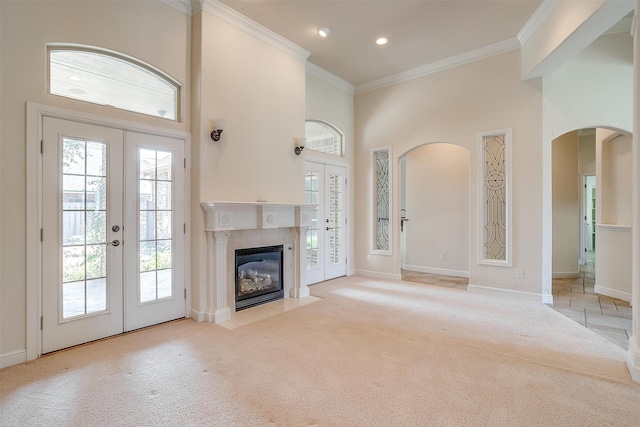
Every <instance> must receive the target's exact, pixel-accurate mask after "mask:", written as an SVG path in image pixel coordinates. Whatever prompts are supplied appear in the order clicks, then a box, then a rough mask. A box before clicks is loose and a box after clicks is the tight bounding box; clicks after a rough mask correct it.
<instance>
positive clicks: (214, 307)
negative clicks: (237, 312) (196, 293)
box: [207, 231, 231, 323]
mask: <svg viewBox="0 0 640 427" xmlns="http://www.w3.org/2000/svg"><path fill="white" fill-rule="evenodd" d="M207 235H208V237H207V240H208V242H209V254H210V255H209V312H208V320H209V322H211V323H219V322H223V321H225V320H229V319H231V310H230V309H229V307H228V306H227V286H228V283H227V280H228V277H227V243H228V242H229V236H231V232H230V231H216V232H215V233H214V232H208V233H207ZM214 236H215V251H214V244H213V241H214ZM214 254H215V255H214Z"/></svg>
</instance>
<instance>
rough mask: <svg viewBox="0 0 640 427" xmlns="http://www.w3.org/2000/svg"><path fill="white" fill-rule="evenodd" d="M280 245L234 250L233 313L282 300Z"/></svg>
mask: <svg viewBox="0 0 640 427" xmlns="http://www.w3.org/2000/svg"><path fill="white" fill-rule="evenodd" d="M282 251H283V246H282V245H280V246H266V247H261V248H248V249H238V250H236V311H239V310H243V309H245V308H249V307H253V306H256V305H259V304H264V303H266V302H269V301H275V300H279V299H282V298H284V289H283V283H282V280H283V274H282V273H283V269H282Z"/></svg>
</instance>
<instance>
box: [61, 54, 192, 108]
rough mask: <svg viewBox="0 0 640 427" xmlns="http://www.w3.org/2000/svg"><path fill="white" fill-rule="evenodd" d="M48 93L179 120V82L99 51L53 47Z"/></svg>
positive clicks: (139, 63)
mask: <svg viewBox="0 0 640 427" xmlns="http://www.w3.org/2000/svg"><path fill="white" fill-rule="evenodd" d="M49 91H50V93H51V94H52V95H59V96H64V97H67V98H73V99H77V100H80V101H85V102H91V103H93V104H99V105H107V106H111V107H115V108H119V109H122V110H128V111H134V112H136V113H142V114H147V115H150V116H156V117H164V118H166V119H170V120H177V119H178V100H179V99H180V97H179V95H180V85H179V84H178V83H177V82H175V81H173V80H172V79H171V78H169V77H168V76H166V75H164V74H163V73H161V72H160V71H158V70H156V69H154V68H153V67H151V66H149V65H146V64H143V63H142V62H140V61H136V60H134V59H132V58H129V57H126V56H124V55H118V54H116V53H114V52H108V51H104V50H100V49H98V48H94V49H84V48H80V47H68V46H60V47H51V48H50V49H49Z"/></svg>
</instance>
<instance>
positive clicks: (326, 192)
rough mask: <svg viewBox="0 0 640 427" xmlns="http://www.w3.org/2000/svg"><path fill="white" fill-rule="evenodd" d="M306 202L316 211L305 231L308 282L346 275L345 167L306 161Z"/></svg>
mask: <svg viewBox="0 0 640 427" xmlns="http://www.w3.org/2000/svg"><path fill="white" fill-rule="evenodd" d="M306 168H307V172H306V176H305V202H307V203H317V204H318V209H317V210H316V211H315V215H314V217H313V219H312V226H311V227H309V230H308V231H307V282H308V284H313V283H318V282H321V281H324V280H329V279H333V278H335V277H340V276H345V275H346V274H347V256H346V253H347V252H346V226H347V220H346V218H347V216H346V204H345V201H346V191H345V189H346V168H344V167H340V166H333V165H323V164H320V163H314V162H307V164H306Z"/></svg>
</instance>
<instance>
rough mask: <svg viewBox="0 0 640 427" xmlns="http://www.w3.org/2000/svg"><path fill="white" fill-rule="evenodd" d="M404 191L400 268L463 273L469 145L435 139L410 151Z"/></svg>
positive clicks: (466, 247) (466, 248) (466, 271)
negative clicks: (403, 247) (403, 259)
mask: <svg viewBox="0 0 640 427" xmlns="http://www.w3.org/2000/svg"><path fill="white" fill-rule="evenodd" d="M406 191H407V192H406V194H407V200H406V209H407V217H408V218H409V219H410V220H409V221H408V222H406V223H405V226H404V233H405V235H404V237H405V239H406V244H405V247H406V252H405V264H406V266H405V268H406V269H408V270H414V271H426V272H432V273H437V274H450V275H458V276H460V275H466V274H469V222H470V220H472V218H470V217H469V150H467V149H464V148H462V147H458V146H456V145H452V144H442V143H435V144H428V145H424V146H422V147H419V148H416V149H415V150H412V151H410V152H409V153H408V154H407V156H406ZM442 254H445V255H444V258H445V259H441V258H443V257H442V256H441V255H442Z"/></svg>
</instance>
